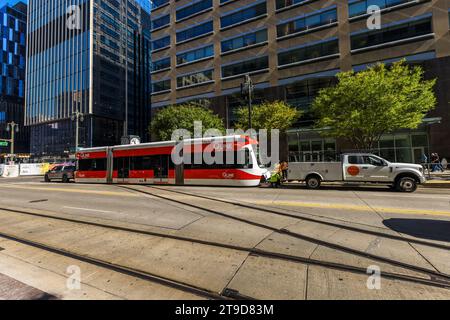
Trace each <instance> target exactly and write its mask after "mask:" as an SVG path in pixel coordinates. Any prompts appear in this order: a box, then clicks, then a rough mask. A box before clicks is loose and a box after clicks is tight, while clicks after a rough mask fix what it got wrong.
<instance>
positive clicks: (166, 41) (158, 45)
mask: <svg viewBox="0 0 450 320" xmlns="http://www.w3.org/2000/svg"><path fill="white" fill-rule="evenodd" d="M168 46H170V36H166V37H163V38H159V39H157V40H153V41H152V50H153V51H154V50H158V49H162V48H165V47H168Z"/></svg>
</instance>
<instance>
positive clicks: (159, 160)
mask: <svg viewBox="0 0 450 320" xmlns="http://www.w3.org/2000/svg"><path fill="white" fill-rule="evenodd" d="M167 159H168V161H169V168H171V169H172V168H174V164H173V162H172V158H171V157H170V155H166V154H162V155H153V156H140V157H131V158H130V170H153V169H155V168H158V167H160V166H163V165H164V162H165V161H167Z"/></svg>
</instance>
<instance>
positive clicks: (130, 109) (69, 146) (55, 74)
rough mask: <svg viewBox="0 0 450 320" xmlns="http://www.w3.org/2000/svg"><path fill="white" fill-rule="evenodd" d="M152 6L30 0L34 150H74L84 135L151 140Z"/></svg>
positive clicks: (123, 0) (84, 142)
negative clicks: (124, 136) (149, 136)
mask: <svg viewBox="0 0 450 320" xmlns="http://www.w3.org/2000/svg"><path fill="white" fill-rule="evenodd" d="M149 9H150V8H149V3H147V2H146V1H143V0H139V1H137V0H90V1H89V0H63V1H62V0H30V2H29V19H28V26H29V29H28V50H27V61H28V67H27V90H26V115H25V121H26V125H28V126H30V128H31V152H32V154H35V155H42V156H45V155H64V154H68V153H73V151H74V150H75V147H76V146H75V145H76V141H77V140H78V147H91V146H99V145H112V144H118V143H120V138H121V136H123V135H126V134H136V135H140V136H141V137H142V138H143V139H144V140H145V139H146V135H147V126H148V121H149V118H148V115H149V110H150V109H149V108H150V106H149V103H150V99H149V91H150V75H149V73H150V42H149V29H150V15H149V14H150V10H149ZM126 69H128V73H126V72H125V70H126ZM77 115H78V117H77ZM77 124H78V125H77ZM77 127H78V132H77V130H76V129H77ZM77 134H78V139H76V137H77Z"/></svg>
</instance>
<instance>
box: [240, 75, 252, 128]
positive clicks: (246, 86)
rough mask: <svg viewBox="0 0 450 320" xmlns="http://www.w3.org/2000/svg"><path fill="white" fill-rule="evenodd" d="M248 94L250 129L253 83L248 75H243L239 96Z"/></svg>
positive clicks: (249, 123) (250, 125)
mask: <svg viewBox="0 0 450 320" xmlns="http://www.w3.org/2000/svg"><path fill="white" fill-rule="evenodd" d="M245 93H247V94H248V98H247V99H248V128H249V129H251V128H252V94H253V82H252V78H250V75H249V74H246V75H245V80H244V83H243V84H241V94H242V95H244V94H245Z"/></svg>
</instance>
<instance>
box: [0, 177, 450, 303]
mask: <svg viewBox="0 0 450 320" xmlns="http://www.w3.org/2000/svg"><path fill="white" fill-rule="evenodd" d="M42 180H43V179H42V178H40V177H30V178H23V177H22V178H15V179H14V178H8V179H0V188H1V192H0V229H1V230H0V231H2V232H10V231H14V232H17V234H19V235H20V234H22V235H25V236H30V237H34V238H33V239H35V240H37V241H44V242H45V241H47V242H49V243H51V244H52V245H54V246H63V247H66V248H67V250H72V251H73V250H75V251H77V250H78V252H79V253H80V254H83V255H84V254H86V255H90V256H93V257H94V258H96V259H100V258H102V259H110V258H111V259H112V258H114V259H115V260H117V261H122V263H133V265H132V266H133V267H135V266H136V265H137V266H140V267H141V268H143V269H146V270H150V271H152V272H154V273H161V275H162V276H164V277H169V278H172V277H173V278H176V279H178V280H180V281H183V282H189V281H192V284H193V285H197V286H203V287H208V289H210V290H213V291H220V290H221V289H223V288H226V287H228V288H231V289H236V290H238V291H239V292H241V293H243V294H246V295H248V296H252V297H255V298H274V299H279V298H288V299H322V298H332V299H336V298H370V299H372V298H375V299H376V298H420V297H423V298H430V299H433V298H442V297H446V298H448V297H450V295H449V294H448V291H439V290H437V289H436V290H437V291H436V290H435V289H433V290H431V289H430V288H429V287H424V286H418V285H415V284H414V285H411V284H410V283H399V282H398V281H392V282H387V284H388V285H387V286H385V287H384V288H386V290H384V291H367V288H366V277H365V276H364V275H356V274H352V273H347V272H341V271H339V272H338V271H336V270H334V271H333V270H331V269H327V268H321V267H318V266H311V265H308V264H298V263H292V262H287V261H285V262H283V261H281V260H273V259H267V258H264V257H255V256H252V255H245V254H242V252H237V251H233V250H229V249H224V248H211V247H209V246H206V247H205V246H203V248H201V247H202V246H200V247H198V248H197V249H196V248H195V247H196V246H197V245H196V246H192V244H189V243H187V244H186V243H184V242H179V241H175V240H169V239H166V240H164V241H161V240H160V239H157V238H149V237H144V236H135V235H132V236H130V235H129V234H127V233H123V232H122V233H117V232H116V233H111V232H109V231H108V232H104V231H101V232H99V231H98V230H96V229H95V228H91V227H83V228H81V229H80V230H82V231H78V230H72V227H70V226H69V225H67V224H65V223H63V222H58V221H56V222H54V223H53V222H52V223H50V224H49V223H47V222H45V221H43V220H42V219H40V218H36V217H31V216H30V217H26V216H21V215H20V214H14V213H8V212H7V211H2V210H1V209H8V208H9V209H25V210H32V211H33V210H34V211H35V212H44V213H45V212H48V213H51V214H56V215H61V214H62V215H64V216H66V217H73V218H77V219H78V218H79V219H87V220H90V221H92V220H96V221H103V222H106V223H110V224H114V225H125V226H127V227H130V228H135V227H136V228H137V227H139V228H140V229H145V230H151V231H155V232H158V233H167V234H176V235H177V236H182V237H188V238H192V239H196V240H201V241H213V242H216V243H221V244H226V245H231V246H241V247H249V248H259V249H263V250H269V251H271V252H276V253H282V254H290V255H295V256H300V257H303V258H305V259H309V258H314V259H317V260H324V261H329V262H332V263H344V264H347V265H354V266H359V267H362V268H366V267H367V265H369V264H371V263H373V261H371V260H370V259H366V258H361V257H359V258H356V257H355V256H352V255H349V254H343V253H342V252H340V251H339V250H338V251H336V250H332V249H330V248H326V247H323V246H321V245H317V244H313V243H310V242H308V241H303V240H302V241H300V240H294V239H286V238H285V237H284V236H281V235H279V234H276V233H272V232H270V231H268V230H265V229H264V228H261V227H258V226H253V225H249V224H245V223H240V222H239V221H236V220H233V219H231V220H230V219H227V218H226V217H221V216H217V215H215V214H213V213H211V212H213V211H223V212H225V213H227V214H230V215H233V216H234V217H236V218H238V219H239V218H245V219H250V220H253V221H255V222H257V223H263V224H266V225H271V226H273V227H276V228H283V227H284V228H287V229H289V230H290V231H292V232H298V233H300V234H304V235H307V236H309V237H311V238H314V237H317V238H318V239H322V240H326V241H331V242H332V243H334V244H336V245H341V246H345V247H349V248H351V249H353V250H359V251H361V252H367V253H370V254H374V255H376V256H382V257H385V258H389V259H394V260H398V261H401V262H404V263H407V264H410V265H416V266H419V267H423V268H425V269H428V270H432V271H437V272H440V273H444V274H449V275H450V263H449V262H450V253H449V251H448V250H443V249H437V248H432V247H427V246H423V245H419V244H408V243H407V242H402V241H397V240H390V239H387V238H383V236H381V237H380V236H372V235H364V234H359V233H357V232H351V231H348V230H345V229H341V228H339V227H338V228H335V227H333V228H331V227H329V226H324V225H320V224H314V223H309V222H307V221H301V220H298V219H295V218H292V217H291V218H289V217H281V216H276V215H271V214H264V213H261V212H253V211H252V210H247V209H245V208H238V207H236V208H235V207H233V206H232V205H229V204H226V203H223V204H221V203H215V202H214V201H211V200H208V199H207V198H208V197H209V198H213V199H221V200H224V201H227V202H236V203H244V204H247V205H251V206H258V207H261V208H269V209H274V210H278V211H280V212H285V213H289V214H290V215H292V216H293V217H295V216H298V217H309V218H313V219H319V220H322V221H327V222H332V223H338V224H346V225H351V226H355V227H357V228H363V229H367V230H368V229H370V230H376V231H380V232H382V233H386V234H395V235H402V236H407V237H409V238H411V239H416V240H420V241H427V242H431V243H435V244H438V245H441V246H442V245H444V246H450V233H449V230H450V190H449V189H435V188H433V189H419V190H418V191H416V192H415V193H413V194H404V193H397V192H391V191H390V190H389V189H387V188H384V187H340V186H328V187H324V188H322V189H320V190H314V191H312V190H307V189H305V188H304V187H302V186H299V185H290V186H286V187H283V188H279V189H272V188H264V187H260V188H223V187H189V186H184V187H179V186H158V187H157V188H154V187H149V186H130V189H126V188H123V187H121V186H117V185H90V184H76V183H69V184H63V183H45V182H43V181H42ZM147 191H148V193H149V194H146V193H145V192H147ZM151 193H154V194H156V195H159V196H163V197H162V198H161V197H158V196H155V195H151ZM193 196H202V197H206V198H195V197H193ZM164 197H166V198H170V199H172V200H174V201H171V200H167V199H166V200H164ZM187 203H188V204H189V205H186V204H187ZM196 206H197V207H196ZM199 207H205V208H206V209H207V210H202V209H199ZM208 210H210V212H209V211H208ZM211 210H212V211H211ZM1 224H3V225H1ZM0 247H3V248H6V249H5V250H4V251H0V274H1V273H3V274H5V276H8V277H12V278H14V279H16V280H21V278H22V277H23V276H24V275H28V277H25V280H26V281H25V280H24V282H25V283H26V284H27V285H30V286H32V287H33V288H36V289H38V290H41V291H43V292H46V293H48V294H50V295H52V296H55V297H58V298H75V299H79V298H80V297H81V298H83V297H84V296H83V295H82V294H81V293H79V292H78V293H77V294H73V293H68V292H66V291H61V289H60V286H59V285H54V284H55V281H56V280H54V278H55V277H56V276H55V274H57V275H58V277H61V273H63V271H61V270H64V269H61V268H62V267H65V266H66V264H67V263H69V262H64V263H62V262H61V259H62V258H61V257H56V256H52V255H50V256H49V257H48V259H47V258H46V259H41V258H39V261H38V262H36V258H35V257H37V256H39V257H41V256H43V255H44V254H43V253H28V251H30V250H31V251H32V250H35V249H30V248H27V249H23V248H20V249H19V248H18V244H16V243H11V242H10V241H9V240H1V239H0ZM136 250H137V251H136ZM47 255H48V254H45V256H47ZM30 259H31V260H30ZM43 260H45V263H46V267H45V271H46V272H49V271H50V270H53V271H54V273H52V274H51V275H43V276H42V277H44V278H45V277H48V280H47V281H45V282H38V280H37V279H38V278H39V277H40V276H30V272H31V271H30V269H29V268H30V265H32V266H33V268H36V267H37V266H39V264H38V263H41V262H42V261H43ZM53 261H55V262H53ZM149 261H153V262H152V263H149ZM25 262H26V264H25ZM2 263H3V264H2ZM380 265H381V266H382V268H384V269H383V270H387V271H388V272H398V273H402V274H408V275H415V272H414V271H411V270H409V271H406V270H402V269H401V268H398V267H394V266H392V265H388V264H383V263H380ZM58 266H59V267H61V268H60V269H58ZM162 266H165V267H162ZM219 266H220V267H219ZM83 268H86V269H89V270H90V268H92V266H84V267H83ZM15 270H16V271H15ZM18 270H20V271H18ZM41 271H42V270H41ZM41 271H39V272H41ZM53 271H52V272H53ZM33 272H36V275H37V274H40V273H38V271H33ZM105 272H106V271H104V270H103V271H101V270H100V271H99V270H96V271H92V273H93V274H95V275H96V277H97V278H95V279H91V278H90V279H88V280H86V285H91V287H89V286H88V288H89V290H87V289H86V290H87V291H86V292H85V293H84V294H86V295H87V296H86V297H85V298H95V297H97V298H101V299H102V298H112V299H116V298H142V297H149V298H169V299H170V298H174V297H184V298H186V296H185V294H184V293H180V292H178V291H173V290H172V291H168V290H167V289H162V288H161V287H158V288H159V289H158V290H159V291H158V290H156V291H155V289H154V287H153V286H149V285H148V284H147V283H144V282H142V281H141V282H140V284H139V286H141V287H142V291H139V292H140V293H139V292H136V291H127V290H124V289H123V288H124V285H125V284H126V285H127V286H128V285H130V283H132V284H134V283H136V281H137V280H136V279H130V278H129V277H128V278H124V276H120V277H119V276H117V275H114V276H111V279H116V281H112V280H111V279H110V278H109V276H105V274H107V273H105ZM106 277H108V279H110V280H111V282H109V280H108V282H107V283H106V282H105V279H106ZM119 278H120V280H117V279H119ZM62 279H64V277H63V278H62ZM90 280H91V282H89V281H90ZM94 280H95V281H94ZM58 281H63V280H61V279H60V280H58ZM293 281H295V282H296V283H297V285H296V286H292V283H293ZM99 282H100V283H101V284H99ZM121 283H122V284H121ZM48 284H53V287H51V288H53V289H54V291H52V290H53V289H52V290H50V289H48ZM58 288H59V289H58ZM105 288H109V289H110V291H108V292H107V294H106V293H105V292H106V291H105V290H106V289H105ZM268 288H270V290H268ZM109 289H108V290H109ZM31 290H32V289H31ZM145 290H148V292H147V291H145ZM149 292H151V294H150V293H149ZM418 292H419V294H418ZM187 298H191V297H190V296H188V297H187Z"/></svg>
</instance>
